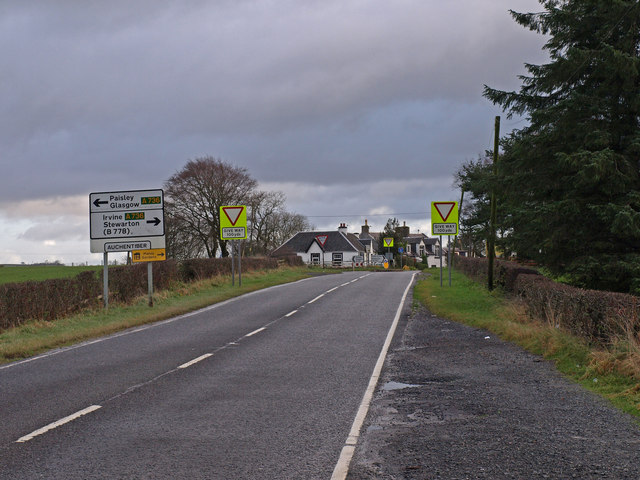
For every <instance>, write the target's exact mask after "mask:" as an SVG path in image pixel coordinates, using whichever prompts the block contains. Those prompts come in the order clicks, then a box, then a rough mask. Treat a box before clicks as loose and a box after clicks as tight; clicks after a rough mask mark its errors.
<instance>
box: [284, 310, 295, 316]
mask: <svg viewBox="0 0 640 480" xmlns="http://www.w3.org/2000/svg"><path fill="white" fill-rule="evenodd" d="M297 311H298V310H294V311H293V312H289V313H287V314H286V315H285V317H290V316H291V315H293V314H294V313H296V312H297Z"/></svg>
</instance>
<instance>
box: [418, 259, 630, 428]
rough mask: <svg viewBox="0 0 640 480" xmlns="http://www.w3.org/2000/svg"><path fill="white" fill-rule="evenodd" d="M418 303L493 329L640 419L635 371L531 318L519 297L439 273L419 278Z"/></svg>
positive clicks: (610, 353) (460, 276) (606, 352)
mask: <svg viewBox="0 0 640 480" xmlns="http://www.w3.org/2000/svg"><path fill="white" fill-rule="evenodd" d="M414 301H417V302H418V303H422V304H424V305H426V306H427V307H428V308H429V310H431V312H433V313H434V314H436V315H438V316H440V317H443V318H447V319H449V320H453V321H456V322H459V323H464V324H467V325H470V326H473V327H476V328H482V329H486V330H489V331H491V332H493V333H494V334H496V335H498V336H499V337H500V338H502V339H503V340H506V341H509V342H513V343H516V344H518V345H520V346H521V347H523V348H524V349H525V350H527V351H529V352H532V353H534V354H537V355H542V356H543V357H544V358H546V359H547V360H549V361H552V362H553V363H554V364H555V365H556V368H557V369H558V370H559V371H560V372H561V373H562V374H564V375H565V376H566V377H568V378H570V379H572V380H573V381H575V382H578V383H580V384H581V385H583V386H584V387H585V388H587V389H588V390H591V391H593V392H595V393H597V394H599V395H602V396H603V397H605V398H607V399H608V400H610V401H611V402H612V403H613V404H614V405H615V406H616V407H618V408H620V409H621V410H624V411H626V412H627V413H630V414H631V415H634V416H635V417H638V418H640V384H639V383H638V379H637V378H635V376H634V374H628V375H625V374H622V373H620V372H618V371H615V370H614V369H612V368H609V365H611V364H612V362H611V360H612V357H614V356H615V355H616V352H614V351H610V350H608V349H605V348H603V347H594V346H592V345H589V344H588V343H587V342H586V341H584V340H582V339H580V338H577V337H575V336H572V335H570V334H569V333H567V332H564V331H563V330H561V329H558V328H555V327H554V326H552V325H548V324H547V323H544V322H542V321H536V320H533V319H531V318H530V317H529V316H528V315H527V314H526V313H525V311H524V308H523V306H522V305H521V304H520V303H519V302H518V301H517V299H511V298H507V297H505V296H504V295H503V294H501V293H500V292H498V291H494V292H489V291H488V290H487V289H486V288H485V287H484V285H480V284H479V283H477V282H474V281H473V280H471V279H469V278H467V277H466V276H464V275H463V274H462V273H460V272H457V271H455V270H454V271H453V274H452V286H451V287H449V286H448V279H447V281H445V282H444V287H440V277H439V275H438V274H435V275H432V276H428V277H426V278H424V279H423V280H420V281H419V282H418V283H417V285H416V287H415V290H414Z"/></svg>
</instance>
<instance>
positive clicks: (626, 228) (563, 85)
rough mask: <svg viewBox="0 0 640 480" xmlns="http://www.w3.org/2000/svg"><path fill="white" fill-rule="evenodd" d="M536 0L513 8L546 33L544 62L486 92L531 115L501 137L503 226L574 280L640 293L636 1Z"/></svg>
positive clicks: (639, 15) (526, 251)
mask: <svg viewBox="0 0 640 480" xmlns="http://www.w3.org/2000/svg"><path fill="white" fill-rule="evenodd" d="M540 3H541V5H542V6H543V9H544V10H543V11H542V12H540V13H516V12H513V11H511V14H512V16H513V18H514V19H515V21H516V22H517V23H519V24H521V25H522V26H524V27H527V28H529V29H530V30H532V31H534V32H537V33H540V34H544V35H547V36H548V41H547V43H546V44H545V47H544V48H545V49H546V50H547V51H548V52H549V62H548V63H546V64H543V65H531V64H526V69H527V71H528V75H526V76H523V77H521V82H522V84H521V86H520V89H519V90H518V91H512V92H506V91H500V90H497V89H493V88H489V87H487V86H485V91H484V95H485V96H486V97H487V98H489V99H490V100H491V101H493V102H494V103H496V104H499V105H500V106H502V108H503V110H505V111H507V112H508V116H509V117H511V116H512V115H514V114H515V115H525V116H526V117H527V118H528V120H529V126H527V127H525V128H523V129H520V130H517V131H514V132H513V133H512V134H511V135H509V136H508V137H507V138H506V139H504V140H503V148H504V155H502V156H501V161H500V169H501V180H502V198H501V201H502V203H501V204H500V208H501V209H503V210H504V211H505V213H506V216H505V219H504V221H505V225H503V227H506V228H508V230H509V232H510V235H509V242H510V243H511V245H510V246H511V248H512V249H513V250H514V251H515V252H517V254H518V255H519V256H520V257H525V258H530V259H534V260H536V261H538V262H539V263H541V264H542V265H545V266H547V267H548V268H549V269H550V270H551V271H552V272H553V273H555V274H558V275H565V277H566V278H568V279H569V280H570V281H571V282H572V283H574V284H577V285H579V286H584V287H590V288H600V289H608V290H618V291H635V292H636V293H640V288H639V287H640V175H639V165H640V164H639V160H640V2H638V1H637V0H540ZM634 279H635V280H634Z"/></svg>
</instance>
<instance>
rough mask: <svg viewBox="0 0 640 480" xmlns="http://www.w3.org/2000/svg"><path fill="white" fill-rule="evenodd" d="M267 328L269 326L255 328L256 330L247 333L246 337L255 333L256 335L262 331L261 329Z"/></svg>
mask: <svg viewBox="0 0 640 480" xmlns="http://www.w3.org/2000/svg"><path fill="white" fill-rule="evenodd" d="M266 329H267V327H262V328H259V329H257V330H254V331H253V332H251V333H247V334H246V335H245V337H252V336H253V335H255V334H256V333H260V332H261V331H263V330H266Z"/></svg>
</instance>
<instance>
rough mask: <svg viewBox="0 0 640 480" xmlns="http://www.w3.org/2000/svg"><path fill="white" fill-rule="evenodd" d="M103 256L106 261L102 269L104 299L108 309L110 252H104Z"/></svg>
mask: <svg viewBox="0 0 640 480" xmlns="http://www.w3.org/2000/svg"><path fill="white" fill-rule="evenodd" d="M102 258H103V260H102V262H103V263H104V266H103V270H102V271H103V273H102V282H103V285H102V287H103V288H102V300H103V301H104V308H105V310H106V309H107V308H109V254H108V253H107V252H104V253H103V256H102Z"/></svg>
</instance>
